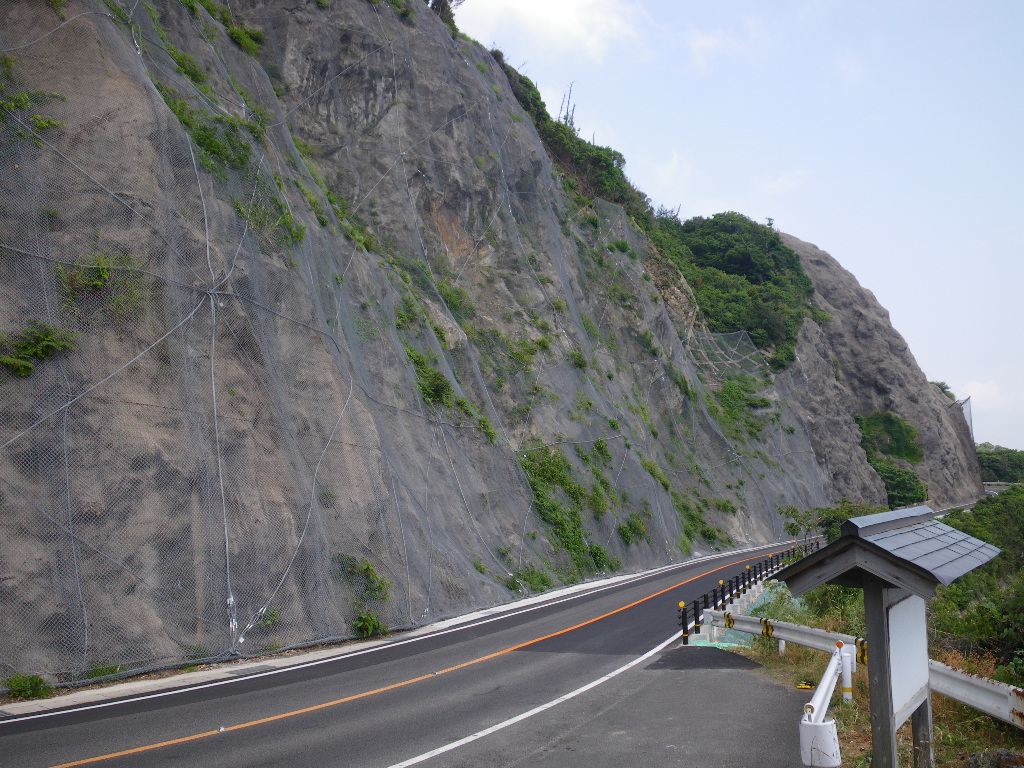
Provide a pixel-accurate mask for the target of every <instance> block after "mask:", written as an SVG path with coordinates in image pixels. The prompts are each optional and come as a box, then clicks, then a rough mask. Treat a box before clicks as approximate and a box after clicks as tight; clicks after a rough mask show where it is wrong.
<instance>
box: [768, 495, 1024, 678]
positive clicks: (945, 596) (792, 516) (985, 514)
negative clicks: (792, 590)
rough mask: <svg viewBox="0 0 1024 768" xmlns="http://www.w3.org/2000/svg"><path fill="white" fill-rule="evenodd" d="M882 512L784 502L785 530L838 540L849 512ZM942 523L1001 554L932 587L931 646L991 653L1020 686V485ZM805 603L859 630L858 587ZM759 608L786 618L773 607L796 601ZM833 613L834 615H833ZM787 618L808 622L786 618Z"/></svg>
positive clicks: (1002, 673) (817, 593) (815, 614)
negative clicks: (801, 506) (786, 504)
mask: <svg viewBox="0 0 1024 768" xmlns="http://www.w3.org/2000/svg"><path fill="white" fill-rule="evenodd" d="M881 511H883V510H882V509H880V508H877V507H868V506H864V505H861V504H852V503H850V502H848V501H842V502H840V503H839V505H838V506H836V507H832V508H816V509H810V510H799V509H797V508H796V507H783V508H781V509H780V510H779V512H780V513H781V514H782V515H783V516H784V517H785V518H786V521H787V522H786V532H787V533H789V534H790V535H792V536H797V535H799V534H800V533H801V532H807V533H811V534H813V533H816V532H821V533H822V534H823V535H824V536H825V538H826V539H827V540H828V541H829V542H832V541H835V540H836V539H837V538H839V534H840V531H839V526H840V525H841V524H842V522H843V521H844V520H848V519H849V518H851V517H860V516H862V515H869V514H874V513H876V512H881ZM942 522H943V523H945V524H946V525H949V526H951V527H953V528H956V529H958V530H961V531H963V532H964V533H967V534H969V535H971V536H974V537H975V538H977V539H981V540H982V541H986V542H988V543H990V544H994V545H995V546H997V547H999V548H1000V549H1001V550H1002V554H1000V555H999V556H998V557H996V558H995V559H994V560H992V561H991V562H990V563H988V564H986V565H984V566H982V567H980V568H978V569H976V570H973V571H970V572H969V573H967V574H965V575H963V576H961V577H960V578H959V579H957V580H956V581H955V582H953V584H951V585H950V586H949V587H939V590H938V592H937V594H936V596H935V598H934V599H932V600H931V601H930V602H929V608H928V610H929V627H930V631H931V639H932V646H933V655H934V651H936V650H938V649H946V650H952V651H955V652H957V653H959V654H961V655H962V656H971V655H972V654H977V653H978V652H983V653H985V652H988V653H992V654H994V655H995V657H996V662H997V665H998V666H997V669H996V671H995V676H996V678H997V679H1000V680H1003V681H1004V682H1009V683H1012V684H1014V685H1022V684H1024V570H1022V568H1024V487H1013V488H1009V489H1007V490H1005V491H1003V492H1002V493H1001V494H999V495H998V496H989V497H986V498H984V499H982V500H980V501H979V502H978V503H977V504H976V505H975V507H974V509H973V510H968V511H964V510H957V511H954V512H951V513H949V514H948V515H946V516H945V517H944V518H943V519H942ZM804 600H805V605H806V607H807V608H809V609H810V616H811V618H813V619H829V621H830V622H831V623H832V624H833V625H834V628H835V629H837V630H838V631H842V632H850V633H852V634H858V635H863V634H864V632H863V621H864V619H863V602H862V600H861V594H860V590H851V589H845V588H842V587H836V586H826V587H819V588H817V589H815V590H812V591H811V592H809V593H808V594H807V595H806V596H805V598H804ZM776 602H777V603H778V605H775V606H774V607H769V608H767V609H766V611H767V612H766V613H763V614H759V615H765V616H767V617H768V618H779V619H783V618H785V617H784V616H782V615H781V614H779V615H775V616H772V615H769V614H771V613H772V612H776V613H778V612H779V611H783V610H784V611H789V612H790V613H792V611H799V610H802V609H801V608H799V607H798V606H790V607H786V601H785V600H782V599H781V598H780V600H779V601H776ZM837 617H838V618H840V619H841V620H839V621H837ZM786 620H788V621H797V622H798V623H810V622H807V621H803V619H802V618H801V617H798V616H790V617H789V618H786Z"/></svg>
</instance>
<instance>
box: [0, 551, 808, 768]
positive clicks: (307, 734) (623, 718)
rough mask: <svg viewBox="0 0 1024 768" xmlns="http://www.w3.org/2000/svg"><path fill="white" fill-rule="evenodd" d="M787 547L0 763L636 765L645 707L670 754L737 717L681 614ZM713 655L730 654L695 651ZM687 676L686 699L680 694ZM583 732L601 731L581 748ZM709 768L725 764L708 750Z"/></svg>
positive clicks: (316, 670) (485, 625)
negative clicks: (706, 725)
mask: <svg viewBox="0 0 1024 768" xmlns="http://www.w3.org/2000/svg"><path fill="white" fill-rule="evenodd" d="M780 549H781V547H780V546H778V545H776V546H773V547H765V548H763V549H761V550H756V551H749V552H746V553H742V554H733V555H729V556H727V557H720V558H717V559H712V560H706V561H704V562H702V563H696V564H690V565H681V566H678V567H675V568H672V569H671V570H667V571H663V572H661V573H658V574H655V575H651V576H646V577H643V578H638V579H635V580H632V581H629V582H627V583H624V584H621V585H615V586H613V587H605V588H601V589H597V590H594V591H590V592H586V593H583V594H580V595H575V596H572V597H568V598H561V599H559V598H554V599H552V600H551V601H549V602H545V603H542V604H539V605H535V606H531V607H528V608H524V609H521V610H517V609H512V610H510V611H508V612H506V613H502V614H500V615H497V616H493V617H490V618H486V619H481V620H479V621H476V622H471V623H469V624H466V625H462V626H458V627H455V628H452V629H449V630H446V631H443V632H437V633H433V634H426V635H422V636H419V637H415V638H408V639H405V640H402V639H398V640H397V641H396V642H394V643H389V644H386V645H383V646H378V647H376V648H373V649H369V650H363V651H357V652H354V653H350V654H348V655H342V656H340V657H339V658H336V659H332V660H330V661H329V662H326V663H317V664H315V665H307V666H297V667H293V668H289V669H288V670H286V671H284V672H278V673H274V674H266V675H262V676H258V675H257V676H250V677H246V678H242V679H239V680H237V681H236V680H232V681H231V683H230V684H218V685H212V686H206V687H191V688H185V689H180V690H176V691H173V692H168V693H164V694H160V695H157V696H152V697H150V698H146V699H143V700H138V699H133V700H126V701H123V702H119V703H117V704H114V705H112V706H104V707H99V708H91V709H88V708H78V709H68V710H65V711H58V712H54V713H50V714H46V715H44V716H36V717H33V718H30V719H18V718H13V719H8V720H4V721H0V766H18V768H35V766H50V767H53V766H73V765H97V766H105V767H106V766H109V768H122V767H123V766H166V765H174V766H225V767H227V766H232V767H234V766H238V767H242V766H245V767H246V768H251V766H265V765H274V766H318V767H326V766H359V767H360V768H398V767H399V766H411V765H424V766H427V767H428V768H439V767H440V766H456V765H466V766H470V765H487V766H494V765H509V766H511V765H542V764H543V765H551V766H568V765H576V764H580V765H588V766H591V768H593V767H594V766H596V765H598V764H604V763H602V762H601V761H597V762H595V761H594V759H593V758H592V757H588V758H586V760H584V761H583V762H578V759H579V753H580V751H581V748H583V747H584V746H585V744H590V745H591V748H590V749H589V750H587V749H583V752H587V753H592V752H593V751H594V749H593V745H594V739H601V738H603V739H605V742H606V745H605V746H604V747H602V748H600V749H599V750H598V752H600V753H601V754H605V755H611V757H610V758H609V759H610V760H611V762H607V764H608V765H623V764H625V763H626V762H633V761H634V760H635V756H634V758H629V759H627V758H626V756H625V754H622V755H617V754H616V751H617V749H619V748H625V747H626V746H628V745H630V744H632V743H633V742H632V741H631V739H632V738H633V735H632V734H633V729H634V728H635V727H638V725H640V724H638V723H636V722H633V721H635V720H636V719H637V713H638V712H640V711H644V712H647V714H645V715H644V716H643V720H644V722H645V723H648V724H650V723H651V721H652V720H654V719H657V718H659V717H660V718H661V720H664V721H665V722H666V725H665V728H666V729H668V730H667V731H666V732H665V734H664V738H662V737H661V735H659V739H660V740H661V741H664V742H665V747H664V748H665V749H669V748H671V749H675V748H677V746H679V745H677V744H676V743H675V742H680V745H681V744H682V743H683V742H685V741H686V739H687V738H688V736H687V733H688V732H690V733H691V735H692V733H693V732H695V731H692V730H691V729H689V728H688V727H687V722H688V721H689V719H690V718H698V719H699V718H705V719H707V718H709V717H710V718H711V719H712V725H713V724H714V722H715V718H716V717H717V718H721V723H722V725H723V726H724V725H725V724H726V723H727V722H728V721H729V720H731V719H732V717H733V714H734V713H730V712H719V711H717V710H716V709H715V704H714V702H715V696H714V695H713V694H714V692H713V691H707V690H696V691H694V690H692V686H693V685H700V686H704V685H707V684H710V683H704V682H699V681H701V680H710V679H711V678H700V677H697V676H694V675H690V676H689V677H688V676H687V675H686V669H687V668H688V667H691V668H693V667H699V668H700V669H705V668H707V667H708V662H701V661H699V659H701V658H704V657H699V656H697V655H689V656H685V654H687V653H689V652H690V650H691V649H681V651H677V650H671V649H672V648H673V647H674V646H676V645H677V643H676V642H675V636H676V635H677V633H678V632H679V626H678V620H677V605H678V603H679V602H680V601H687V602H689V601H692V600H693V599H695V598H696V597H697V596H698V595H701V594H703V593H704V592H706V591H708V590H709V589H711V587H712V586H716V585H717V584H718V580H719V579H723V578H728V577H730V576H733V575H735V574H737V573H738V572H739V571H740V570H741V569H742V568H743V566H744V565H745V564H747V563H753V562H756V561H757V560H759V559H762V558H763V557H764V556H765V555H766V554H767V553H770V552H774V551H779V550H780ZM694 650H695V651H696V650H697V649H694ZM709 651H710V652H711V653H719V654H722V655H723V656H726V654H724V652H720V651H715V650H714V649H700V650H699V651H697V652H698V653H705V654H706V653H707V652H709ZM680 653H682V654H684V656H685V657H683V656H680V655H679V654H680ZM708 658H710V657H708ZM729 658H734V659H735V658H738V657H733V656H729ZM740 662H742V663H740V666H742V665H743V664H745V663H746V662H743V661H742V660H740ZM709 663H710V665H711V668H712V669H717V672H716V673H715V674H717V675H718V677H716V678H714V679H715V680H731V681H732V682H733V684H734V685H740V684H742V683H741V678H740V677H737V676H736V675H735V674H733V672H732V670H730V669H727V668H728V667H729V666H730V663H726V664H725V665H724V667H725V669H724V670H723V665H722V664H721V662H720V661H719V662H715V661H714V659H712V660H711V661H710V662H709ZM738 663H739V662H738ZM659 665H660V666H659ZM658 669H668V670H673V671H674V672H675V673H676V675H677V678H674V680H675V682H673V683H671V685H661V686H660V687H658V686H654V687H650V689H649V691H648V693H650V694H651V695H652V696H655V697H657V698H656V699H651V698H645V697H644V691H645V689H646V688H648V687H649V686H651V685H652V682H653V680H654V678H650V677H644V674H647V675H648V676H649V675H650V674H652V673H651V672H650V670H658ZM694 674H695V673H694ZM658 679H659V680H661V681H662V683H666V682H667V681H668V680H669V678H666V677H664V676H663V677H661V678H658ZM686 681H689V683H690V684H691V689H689V690H687V691H686V692H685V695H684V692H683V687H682V686H683V684H684V683H685V682H686ZM702 694H703V695H702ZM645 706H646V709H645V708H644V707H645ZM795 706H797V707H798V706H799V702H797V703H796V705H795ZM652 707H653V708H654V709H655V710H656V711H655V712H654V713H653V714H651V713H650V710H651V708H652ZM769 709H770V708H769ZM687 711H691V712H692V713H693V714H691V715H685V714H684V713H685V712H687ZM631 722H632V726H631V725H630V723H631ZM659 722H660V721H659ZM588 723H589V724H591V725H592V726H593V727H594V728H596V729H597V730H595V731H594V733H593V736H588V737H587V738H586V739H585V740H581V739H582V736H581V731H580V729H581V728H584V726H586V725H587V724H588ZM620 726H621V727H620ZM659 727H660V726H659ZM609 734H612V735H613V736H614V738H612V737H609ZM760 738H761V739H762V740H763V739H764V737H763V736H761V737H760ZM574 739H575V741H574ZM574 744H575V746H573V745H574ZM633 746H634V747H635V746H636V745H635V744H634V745H633ZM694 746H695V745H691V748H694ZM711 746H712V745H709V744H708V745H704V747H705V748H707V749H710V748H711ZM627 751H628V750H627ZM574 756H575V757H574ZM574 761H575V762H574ZM643 764H644V761H643V760H641V761H640V762H639V763H638V765H643ZM704 764H706V765H725V764H726V761H723V760H720V759H715V758H713V757H711V756H710V754H709V759H708V761H707V762H706V763H704ZM736 764H740V763H736ZM756 764H758V765H765V764H766V763H765V762H764V761H763V760H758V761H756Z"/></svg>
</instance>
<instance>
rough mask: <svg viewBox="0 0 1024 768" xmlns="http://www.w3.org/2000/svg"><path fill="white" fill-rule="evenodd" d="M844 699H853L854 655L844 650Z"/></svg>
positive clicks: (847, 700)
mask: <svg viewBox="0 0 1024 768" xmlns="http://www.w3.org/2000/svg"><path fill="white" fill-rule="evenodd" d="M842 653H843V701H846V702H850V701H853V657H852V656H851V655H850V652H849V651H843V652H842Z"/></svg>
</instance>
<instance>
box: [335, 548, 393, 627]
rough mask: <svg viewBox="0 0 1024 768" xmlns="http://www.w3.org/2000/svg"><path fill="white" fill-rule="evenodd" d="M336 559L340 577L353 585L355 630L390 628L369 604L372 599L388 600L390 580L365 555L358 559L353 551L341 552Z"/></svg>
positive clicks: (375, 600)
mask: <svg viewBox="0 0 1024 768" xmlns="http://www.w3.org/2000/svg"><path fill="white" fill-rule="evenodd" d="M334 562H335V565H336V567H337V569H336V571H335V573H336V575H337V576H338V578H340V579H341V580H342V581H344V582H346V583H347V584H348V585H349V586H350V587H351V588H352V593H353V594H352V607H353V608H354V609H355V614H356V616H355V619H354V620H353V622H352V628H353V629H355V631H356V634H357V635H359V636H360V637H370V636H372V635H382V634H384V633H385V632H387V629H388V627H387V624H385V623H384V620H383V619H381V617H380V615H379V614H377V612H376V611H374V610H372V609H371V608H370V603H371V602H384V601H385V600H387V599H388V598H389V597H390V596H391V582H389V581H388V580H387V579H385V578H383V577H381V576H379V575H377V571H376V569H375V568H374V567H373V563H371V562H370V561H369V560H366V559H365V558H364V559H362V560H359V559H357V558H355V557H352V556H351V555H345V554H339V555H336V556H335V558H334Z"/></svg>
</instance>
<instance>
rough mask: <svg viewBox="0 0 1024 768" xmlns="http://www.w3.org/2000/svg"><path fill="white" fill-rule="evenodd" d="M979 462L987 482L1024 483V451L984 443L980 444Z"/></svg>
mask: <svg viewBox="0 0 1024 768" xmlns="http://www.w3.org/2000/svg"><path fill="white" fill-rule="evenodd" d="M978 464H979V465H980V466H981V479H982V480H984V481H985V482H986V483H1024V451H1015V450H1013V449H1012V448H1003V447H1002V446H999V445H992V443H982V444H981V445H979V446H978Z"/></svg>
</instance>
